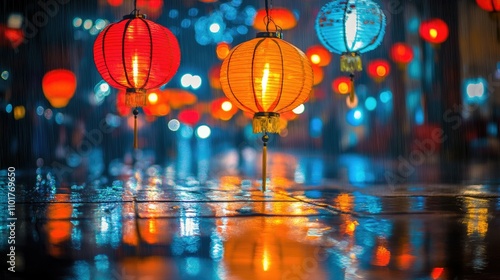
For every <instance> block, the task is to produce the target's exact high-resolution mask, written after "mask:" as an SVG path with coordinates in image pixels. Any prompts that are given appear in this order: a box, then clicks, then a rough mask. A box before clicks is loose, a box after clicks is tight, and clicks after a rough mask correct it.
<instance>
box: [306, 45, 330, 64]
mask: <svg viewBox="0 0 500 280" xmlns="http://www.w3.org/2000/svg"><path fill="white" fill-rule="evenodd" d="M306 55H307V57H308V58H309V61H311V63H312V64H313V65H318V66H326V65H328V64H330V61H331V60H332V54H331V53H330V51H329V50H328V49H326V48H325V47H323V46H321V45H314V46H311V47H309V48H308V49H307V50H306Z"/></svg>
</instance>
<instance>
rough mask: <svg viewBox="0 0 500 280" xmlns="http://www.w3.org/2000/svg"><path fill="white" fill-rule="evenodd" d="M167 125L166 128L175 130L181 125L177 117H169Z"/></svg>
mask: <svg viewBox="0 0 500 280" xmlns="http://www.w3.org/2000/svg"><path fill="white" fill-rule="evenodd" d="M167 126H168V129H170V130H171V131H177V130H179V127H181V123H180V122H179V121H178V120H177V119H171V120H170V121H169V122H168V125H167Z"/></svg>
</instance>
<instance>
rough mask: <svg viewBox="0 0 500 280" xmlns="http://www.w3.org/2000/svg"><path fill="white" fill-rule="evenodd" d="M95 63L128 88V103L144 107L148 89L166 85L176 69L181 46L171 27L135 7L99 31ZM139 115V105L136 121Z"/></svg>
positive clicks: (105, 75) (115, 83) (112, 83)
mask: <svg viewBox="0 0 500 280" xmlns="http://www.w3.org/2000/svg"><path fill="white" fill-rule="evenodd" d="M160 2H161V5H163V1H160ZM134 3H135V1H134ZM94 62H95V65H96V67H97V70H98V71H99V74H101V76H102V78H103V79H104V80H105V81H106V82H107V83H108V84H109V85H110V86H112V87H115V88H117V89H125V90H126V92H127V94H126V104H127V105H128V106H131V107H142V106H145V105H146V91H147V90H148V89H153V88H159V87H160V86H162V85H164V84H166V83H167V82H168V81H170V79H172V77H173V76H174V75H175V73H176V72H177V69H178V68H179V64H180V48H179V43H178V42H177V39H176V38H175V36H174V34H172V32H170V30H168V29H167V28H165V27H163V26H161V25H159V24H156V23H154V22H152V21H149V20H147V19H146V18H145V15H143V14H139V12H138V10H137V7H135V6H134V10H133V12H132V13H131V14H130V15H126V16H124V17H123V20H121V21H119V22H117V23H112V24H110V25H108V26H107V27H106V28H105V29H104V30H103V31H102V32H101V33H99V35H98V36H97V38H96V40H95V42H94ZM137 114H138V110H137V108H136V109H134V118H135V120H137ZM134 148H137V127H135V129H134Z"/></svg>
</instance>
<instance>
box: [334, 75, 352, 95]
mask: <svg viewBox="0 0 500 280" xmlns="http://www.w3.org/2000/svg"><path fill="white" fill-rule="evenodd" d="M351 87H352V81H351V79H350V78H349V77H345V76H341V77H338V78H336V79H335V80H333V82H332V90H333V91H334V92H335V93H338V94H349V93H350V92H351Z"/></svg>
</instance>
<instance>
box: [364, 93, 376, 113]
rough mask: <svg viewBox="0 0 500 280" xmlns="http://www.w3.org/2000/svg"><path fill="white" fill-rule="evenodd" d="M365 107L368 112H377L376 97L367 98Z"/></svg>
mask: <svg viewBox="0 0 500 280" xmlns="http://www.w3.org/2000/svg"><path fill="white" fill-rule="evenodd" d="M365 107H366V110H368V111H373V110H375V108H377V99H375V98H374V97H371V96H370V97H368V98H366V100H365Z"/></svg>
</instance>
